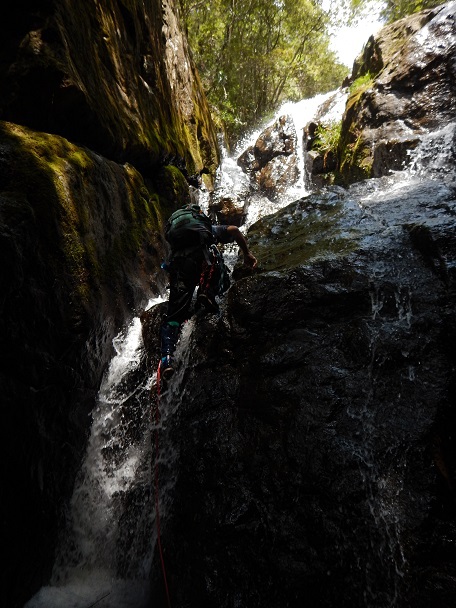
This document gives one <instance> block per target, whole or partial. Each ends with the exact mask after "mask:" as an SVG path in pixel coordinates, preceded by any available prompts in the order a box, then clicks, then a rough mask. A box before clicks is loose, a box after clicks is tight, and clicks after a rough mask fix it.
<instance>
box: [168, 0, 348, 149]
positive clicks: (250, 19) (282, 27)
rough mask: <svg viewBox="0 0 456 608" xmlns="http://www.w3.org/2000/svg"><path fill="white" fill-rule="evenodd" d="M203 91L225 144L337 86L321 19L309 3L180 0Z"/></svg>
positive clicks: (340, 74)
mask: <svg viewBox="0 0 456 608" xmlns="http://www.w3.org/2000/svg"><path fill="white" fill-rule="evenodd" d="M180 4H181V13H182V17H183V20H184V24H185V27H186V29H187V32H188V38H189V42H190V46H191V48H192V51H193V54H194V57H195V60H196V64H197V67H198V70H199V72H200V75H201V78H202V82H203V86H204V88H205V91H206V93H207V96H208V99H209V102H210V104H211V106H212V107H213V108H214V109H215V110H216V111H217V113H218V116H219V118H220V120H221V121H223V123H224V124H225V125H226V127H227V129H228V134H229V136H231V137H232V138H233V139H234V138H236V137H238V136H239V135H240V134H241V133H242V132H243V131H244V130H245V129H247V128H249V127H251V126H253V125H254V124H256V123H257V122H258V121H260V120H261V119H262V118H263V117H264V116H265V115H266V114H268V113H269V112H271V111H274V110H275V109H277V108H278V107H279V105H280V104H281V103H282V102H283V101H285V100H298V99H302V98H304V97H310V96H313V95H315V94H316V93H321V92H326V91H329V90H331V89H334V88H336V87H337V86H339V85H340V83H341V82H342V80H343V78H344V77H345V76H346V75H347V73H348V68H346V67H345V66H343V65H342V64H340V63H338V61H337V59H336V56H335V54H334V53H333V52H332V51H331V50H330V49H329V42H330V39H329V34H328V32H329V27H330V20H329V17H328V14H327V13H326V12H325V11H323V10H322V8H321V6H320V5H319V4H318V3H317V2H314V1H312V0H277V1H275V2H271V1H270V0H199V1H198V0H180Z"/></svg>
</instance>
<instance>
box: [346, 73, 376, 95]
mask: <svg viewBox="0 0 456 608" xmlns="http://www.w3.org/2000/svg"><path fill="white" fill-rule="evenodd" d="M373 84H374V77H373V76H372V74H371V73H370V72H366V73H365V74H363V75H362V76H359V78H357V79H356V80H354V81H353V82H352V84H351V85H350V89H349V90H350V96H359V95H360V94H361V93H363V92H364V91H366V90H367V89H368V88H370V87H371V86H372V85H373Z"/></svg>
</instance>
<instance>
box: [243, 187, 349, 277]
mask: <svg viewBox="0 0 456 608" xmlns="http://www.w3.org/2000/svg"><path fill="white" fill-rule="evenodd" d="M302 205H304V206H306V205H307V206H308V208H307V209H305V211H304V212H303V210H302ZM302 205H301V203H293V205H291V206H290V208H289V209H291V211H290V213H289V215H285V216H283V215H282V213H281V212H279V215H278V217H277V216H271V217H270V218H265V219H264V220H260V221H259V222H257V223H256V224H255V225H254V226H253V227H252V228H251V230H250V231H249V243H250V245H251V248H252V251H254V253H255V256H257V258H258V261H259V266H260V268H261V270H263V271H275V270H280V271H283V270H287V269H293V268H296V267H298V266H303V265H305V264H308V263H309V262H311V261H315V260H322V259H330V258H334V257H340V256H346V255H348V254H349V253H351V252H352V251H355V250H356V248H357V245H358V242H357V234H358V232H357V230H356V229H355V228H353V227H352V226H351V224H350V222H347V221H346V219H345V213H346V212H345V209H344V207H343V204H342V203H337V204H334V203H325V202H324V200H320V202H319V204H318V206H316V207H315V208H313V207H314V206H313V202H312V200H311V199H310V200H309V202H304V203H302ZM290 216H291V217H292V218H293V219H291V217H290Z"/></svg>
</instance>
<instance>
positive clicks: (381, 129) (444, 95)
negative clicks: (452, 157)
mask: <svg viewBox="0 0 456 608" xmlns="http://www.w3.org/2000/svg"><path fill="white" fill-rule="evenodd" d="M455 6H456V5H455V3H454V2H450V3H448V4H445V5H441V6H439V7H437V8H435V9H431V10H428V11H423V12H422V13H419V14H417V15H412V16H410V17H406V18H405V19H401V20H400V21H398V22H396V23H393V24H391V25H389V26H387V27H385V28H383V29H382V30H381V31H380V32H379V33H378V34H377V35H376V36H375V37H371V38H370V39H369V41H368V42H367V44H366V46H365V48H364V51H363V53H362V55H361V56H360V57H359V58H358V59H357V60H356V61H355V64H354V68H353V74H352V81H354V84H353V89H352V93H351V96H350V98H349V99H348V102H347V109H346V113H345V116H344V119H343V126H342V140H343V143H344V147H345V148H346V150H345V158H343V159H342V163H341V165H342V166H341V172H342V174H343V176H344V177H345V179H346V180H347V181H355V180H356V179H359V178H360V177H381V176H382V175H388V174H389V173H390V172H391V171H395V170H401V169H403V168H404V167H405V166H407V165H408V164H409V163H410V159H409V156H408V151H409V150H413V149H414V148H415V147H416V145H417V143H418V141H419V139H420V138H421V137H422V136H423V135H425V134H426V133H427V132H428V130H432V131H435V130H437V129H438V128H440V129H442V128H444V127H445V126H446V125H448V124H449V123H451V122H452V121H453V120H454V114H455V107H454V103H455V102H454V100H455V98H456V97H455V82H456V80H455V60H454V58H455V52H456V23H455Z"/></svg>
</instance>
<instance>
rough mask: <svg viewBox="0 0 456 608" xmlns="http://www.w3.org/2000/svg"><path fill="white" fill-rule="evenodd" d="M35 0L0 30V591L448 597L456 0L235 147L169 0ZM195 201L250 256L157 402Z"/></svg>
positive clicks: (51, 607)
mask: <svg viewBox="0 0 456 608" xmlns="http://www.w3.org/2000/svg"><path fill="white" fill-rule="evenodd" d="M38 4H39V7H38V8H37V6H36V3H29V4H27V3H21V5H18V6H17V9H16V10H13V11H12V13H11V17H10V18H9V19H10V20H9V21H8V22H7V23H6V20H5V23H4V24H3V25H1V26H0V27H1V28H2V31H3V34H4V39H5V40H6V41H7V44H6V43H5V44H4V50H3V52H2V61H1V62H0V79H1V81H2V84H3V86H2V87H1V88H0V120H1V122H0V130H1V131H0V184H1V190H0V202H1V207H0V211H1V216H0V218H1V229H0V248H1V251H2V253H3V256H2V257H3V260H4V261H5V263H4V265H3V272H2V286H3V289H2V295H3V298H2V308H3V310H2V315H1V319H2V337H3V338H4V344H5V347H6V348H4V349H3V359H2V367H1V379H2V380H1V381H2V389H3V393H4V395H5V399H4V400H3V412H4V424H3V433H4V440H3V442H2V443H3V446H4V449H5V454H4V457H3V462H4V470H5V473H4V475H3V479H4V492H3V496H4V499H3V502H4V508H3V518H2V531H3V538H4V542H3V546H4V547H5V557H6V562H5V563H6V564H7V566H6V568H5V569H4V572H3V575H2V576H3V585H2V600H3V603H4V604H5V606H10V607H12V608H16V607H17V608H22V607H23V606H27V608H41V607H43V606H46V608H60V607H61V608H63V607H65V608H66V607H69V606H74V607H75V608H86V607H87V608H88V607H89V606H91V605H92V606H93V605H97V606H100V607H105V608H108V607H109V608H129V607H131V608H145V607H146V606H153V607H157V608H161V607H163V608H164V607H165V606H166V607H167V608H169V606H170V605H171V606H172V607H173V608H178V607H180V608H190V607H191V608H193V607H197V606H198V608H201V607H207V608H235V607H238V608H256V607H258V608H260V607H261V608H283V607H289V608H298V607H302V606H312V607H321V608H334V607H336V606H337V607H338V608H344V607H347V608H366V607H367V608H392V607H394V608H408V607H410V606H413V607H414V608H433V607H435V608H450V607H451V608H452V607H453V606H454V603H455V598H456V553H455V543H456V493H455V473H456V449H455V447H456V446H455V424H456V418H455V396H456V395H455V365H456V360H455V351H454V341H455V339H456V316H455V282H454V281H455V268H456V237H455V234H456V233H455V227H456V196H455V193H456V180H455V143H456V134H455V128H456V122H455V119H454V117H455V115H456V107H455V104H456V102H455V100H456V95H455V82H456V80H455V76H456V73H455V72H456V55H455V49H456V25H455V19H456V3H455V2H450V3H447V4H443V5H441V6H440V7H437V8H436V9H432V10H427V11H424V12H422V13H418V14H416V15H413V16H411V17H409V18H406V19H404V20H401V21H399V22H396V23H394V24H392V25H389V26H387V27H385V28H383V29H382V30H381V31H380V32H379V34H378V35H376V36H375V37H372V38H370V39H369V40H368V41H367V43H366V45H365V47H364V51H363V53H362V55H361V56H360V57H358V59H357V60H356V62H355V64H354V66H353V71H352V74H351V76H350V79H349V80H348V81H347V82H345V83H343V84H341V88H340V89H339V90H338V91H335V92H332V93H328V94H325V95H322V96H321V98H319V99H318V103H314V104H313V107H312V110H309V107H310V106H309V105H306V103H303V104H301V103H297V104H286V106H284V107H283V108H282V109H281V111H280V112H279V114H278V115H277V117H276V118H274V120H272V121H271V122H270V123H269V124H267V125H265V126H264V128H262V129H260V130H259V131H258V132H257V133H256V134H255V135H254V136H252V137H251V139H250V142H249V144H248V145H246V146H245V147H244V149H240V150H238V151H237V152H236V153H235V154H233V155H231V156H230V155H229V154H227V153H226V152H225V151H224V150H221V149H220V147H219V143H218V141H217V134H216V129H215V127H214V125H213V123H212V120H211V118H210V113H209V108H208V105H207V102H206V100H205V97H204V93H203V90H202V87H201V84H200V81H199V77H198V74H197V72H196V70H195V67H194V65H193V62H192V58H191V53H190V51H189V49H188V47H187V42H186V40H185V36H184V35H183V34H182V33H181V30H180V28H179V23H178V19H177V10H176V6H175V5H174V2H173V0H166V1H161V0H160V1H159V0H148V1H147V2H141V3H133V2H127V1H116V0H100V1H99V2H96V3H84V6H82V5H81V7H80V9H78V10H76V9H75V7H74V6H73V5H72V3H70V2H69V0H64V1H63V2H60V3H54V2H52V1H51V2H47V1H42V2H39V3H38ZM78 6H79V5H78ZM311 105H312V104H311ZM297 115H298V116H299V119H300V121H301V122H300V123H299V124H298V122H297ZM334 119H335V120H340V119H341V120H342V128H341V136H340V144H339V147H338V148H337V150H333V151H332V154H333V157H334V158H333V162H332V164H328V162H327V160H328V157H324V153H322V152H319V151H318V150H316V149H313V150H312V149H311V146H310V144H309V141H308V138H307V134H308V128H309V124H315V125H318V124H325V122H326V123H327V122H328V121H330V120H334ZM198 183H199V184H200V185H199V187H197V188H195V187H194V186H195V185H197V184H198ZM190 200H193V201H195V200H199V202H200V204H201V205H202V206H203V207H204V208H205V209H207V210H208V212H210V213H212V214H213V216H214V217H215V218H216V220H217V221H219V222H230V223H236V224H237V225H241V226H243V227H242V230H244V231H245V232H246V234H247V238H248V240H249V244H250V247H251V249H252V251H253V252H254V254H255V256H256V257H257V258H258V262H259V263H258V268H257V269H255V270H254V271H251V270H246V269H245V268H243V267H242V266H241V264H240V263H239V262H237V258H236V252H235V251H232V250H231V249H230V248H227V249H226V250H225V258H226V259H227V260H228V261H229V263H230V265H232V285H231V288H230V290H229V291H228V293H227V294H226V296H224V297H223V298H222V300H221V302H220V304H221V310H220V313H219V314H217V315H201V314H198V315H195V316H193V317H192V318H191V319H190V320H189V322H188V323H187V324H186V325H185V327H184V330H183V333H182V337H181V340H180V343H179V345H178V351H177V363H178V368H177V371H176V374H175V376H174V377H173V380H172V384H171V386H170V388H169V390H168V391H167V392H166V393H165V394H164V395H162V396H161V398H160V399H158V398H157V394H156V364H157V361H158V357H159V345H158V326H159V323H160V318H161V315H162V313H163V310H164V309H165V306H166V304H165V303H164V301H163V299H164V298H165V299H166V286H167V275H166V273H165V272H164V271H163V270H161V269H160V264H161V262H162V260H163V259H166V255H167V253H166V246H165V242H164V239H163V234H162V226H163V222H164V220H165V219H166V217H167V216H168V215H169V213H170V212H171V210H173V209H175V208H176V207H177V206H178V205H180V204H183V203H184V202H187V201H190ZM157 408H158V410H157ZM158 512H159V513H160V522H159V523H160V526H157V513H158ZM160 549H162V551H160ZM164 572H165V574H166V579H165V578H164V576H163V574H164Z"/></svg>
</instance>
